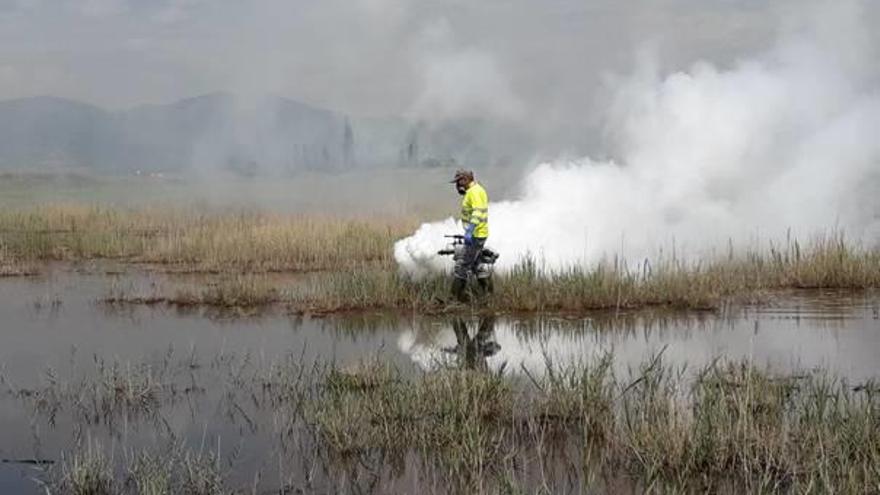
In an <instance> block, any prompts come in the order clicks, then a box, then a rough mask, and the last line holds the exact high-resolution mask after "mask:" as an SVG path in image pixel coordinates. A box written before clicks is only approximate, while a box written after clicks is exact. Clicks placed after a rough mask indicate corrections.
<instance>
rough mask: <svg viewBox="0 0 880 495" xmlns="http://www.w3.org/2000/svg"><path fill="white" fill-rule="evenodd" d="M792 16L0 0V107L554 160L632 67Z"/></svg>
mask: <svg viewBox="0 0 880 495" xmlns="http://www.w3.org/2000/svg"><path fill="white" fill-rule="evenodd" d="M804 3H805V2H804V1H802V0H780V1H775V2H762V1H757V0H741V1H733V0H597V1H591V2H587V1H578V0H542V1H535V0H532V1H526V0H481V1H479V2H475V1H466V0H442V1H441V0H437V1H416V0H255V1H248V2H242V1H240V0H0V99H8V98H17V97H24V96H34V95H54V96H62V97H68V98H74V99H79V100H83V101H86V102H90V103H94V104H97V105H99V106H102V107H105V108H111V109H118V108H128V107H132V106H137V105H141V104H148V103H167V102H171V101H174V100H177V99H181V98H185V97H189V96H194V95H199V94H205V93H210V92H215V91H229V92H233V93H237V94H266V93H269V94H276V95H281V96H286V97H290V98H294V99H297V100H300V101H303V102H306V103H310V104H313V105H317V106H321V107H325V108H329V109H332V110H337V111H340V112H344V113H347V114H351V115H355V116H362V117H363V116H390V115H404V116H409V117H413V118H420V119H422V118H427V119H438V120H442V119H444V118H447V117H465V118H467V117H485V118H489V119H494V120H499V121H510V122H513V123H517V124H520V125H524V123H527V125H528V127H530V128H532V129H534V132H535V133H536V134H537V135H540V136H542V137H543V138H544V139H543V141H544V142H547V143H549V144H550V145H551V146H555V147H558V148H559V149H560V150H562V151H564V148H565V147H566V146H567V145H570V144H573V143H579V142H580V143H583V142H585V138H584V135H585V134H588V133H591V132H595V128H596V122H595V118H594V115H595V113H596V112H595V108H596V106H597V105H598V104H601V102H602V99H603V97H605V94H606V91H605V88H607V86H608V84H609V80H611V81H613V78H611V75H613V74H620V73H627V72H629V71H632V70H633V67H634V66H636V65H637V64H636V61H637V60H638V59H639V58H640V57H642V58H643V57H646V56H649V57H651V58H652V59H653V60H655V61H656V64H658V65H659V67H660V69H661V70H663V71H672V70H680V69H685V68H687V67H689V66H690V65H691V64H693V63H694V62H696V61H698V60H705V61H707V62H710V63H713V64H715V65H717V66H719V67H725V66H728V65H730V64H734V63H735V62H736V61H737V60H738V59H740V58H743V57H748V56H749V55H751V54H752V53H754V52H756V51H760V50H764V49H766V46H767V45H768V44H771V43H772V42H773V40H774V39H777V38H778V37H779V31H780V30H785V29H790V28H791V27H790V26H791V25H793V24H796V23H793V22H791V19H796V18H797V17H798V15H799V12H800V11H802V10H803V5H804ZM876 3H877V2H873V4H874V5H876ZM864 5H867V6H868V7H865V10H866V13H865V15H866V16H868V17H869V18H871V19H878V20H880V15H877V11H878V10H880V8H876V7H875V6H872V2H864ZM579 151H580V150H579Z"/></svg>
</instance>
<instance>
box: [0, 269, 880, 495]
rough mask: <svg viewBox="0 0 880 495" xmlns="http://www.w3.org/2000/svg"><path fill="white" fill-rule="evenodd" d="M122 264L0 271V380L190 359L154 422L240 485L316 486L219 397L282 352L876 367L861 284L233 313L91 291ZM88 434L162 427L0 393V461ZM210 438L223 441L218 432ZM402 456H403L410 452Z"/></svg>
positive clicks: (269, 418) (120, 434)
mask: <svg viewBox="0 0 880 495" xmlns="http://www.w3.org/2000/svg"><path fill="white" fill-rule="evenodd" d="M132 277H134V278H137V283H139V284H144V283H146V284H149V283H152V279H151V277H150V276H149V275H137V276H132V275H121V276H109V275H96V274H87V273H86V274H83V273H77V272H76V271H75V270H71V269H69V268H64V269H56V270H53V271H52V272H50V273H49V274H48V275H45V276H41V277H35V278H25V279H5V280H0V343H2V345H0V367H2V371H3V376H4V380H5V385H4V386H3V388H4V389H9V388H10V387H11V388H13V389H15V390H36V389H39V388H40V387H41V386H45V384H46V381H47V376H50V375H51V376H55V377H57V379H58V380H61V381H64V380H65V379H67V380H73V379H74V377H80V376H88V375H89V374H94V373H95V370H96V367H97V365H96V361H97V362H101V361H105V362H108V363H109V362H113V361H118V362H120V363H134V364H137V363H145V362H146V363H161V362H163V361H164V362H169V361H171V362H173V363H181V362H190V363H197V365H194V366H192V367H191V368H192V369H191V370H188V369H186V368H180V367H179V366H178V367H174V366H176V365H172V368H173V369H174V373H175V380H177V381H178V382H180V383H183V384H185V383H187V381H188V380H192V382H193V383H196V381H198V385H197V386H196V387H194V389H199V390H202V389H203V391H202V392H199V393H192V394H184V396H182V398H181V399H180V400H179V401H177V402H175V403H173V404H167V405H165V406H163V408H162V410H161V417H162V420H163V422H164V424H165V425H166V426H163V427H162V428H168V429H170V430H172V431H174V432H175V435H177V437H178V438H180V439H182V441H183V442H184V443H185V444H187V445H190V446H193V445H195V446H199V445H203V444H206V443H207V444H210V445H211V446H212V447H213V448H216V449H217V450H219V451H221V452H222V453H224V454H229V453H230V452H232V453H234V456H235V468H234V469H233V470H232V472H231V474H230V477H231V478H232V480H233V481H235V482H236V483H238V484H240V485H241V486H250V483H251V482H252V481H253V473H254V472H257V471H261V472H264V473H266V474H265V476H264V477H263V478H262V479H261V480H260V481H259V483H258V485H259V487H260V490H261V491H272V490H275V491H277V490H278V489H279V488H280V487H282V486H285V485H291V484H297V483H300V484H303V486H305V485H308V484H309V483H314V479H312V478H310V477H311V476H313V474H308V473H307V471H308V470H307V469H305V468H296V467H292V466H287V468H285V469H284V470H280V469H278V464H279V460H281V459H283V458H285V457H284V455H283V454H284V453H283V452H282V450H283V449H281V448H279V447H278V445H276V442H275V440H274V438H273V429H272V428H270V427H267V426H266V425H269V424H273V423H277V422H278V421H279V417H278V414H279V413H278V411H275V410H272V409H271V408H263V409H260V408H241V407H240V406H238V404H237V403H235V402H234V401H230V400H228V398H226V397H225V395H224V393H225V392H224V390H228V389H229V386H230V378H229V377H230V376H231V375H230V372H229V370H230V369H233V368H235V366H236V364H235V363H239V364H240V363H243V362H247V363H249V366H251V367H252V368H253V369H261V368H268V366H269V363H272V362H277V361H279V360H283V359H293V360H296V361H304V362H313V361H324V362H326V361H333V362H335V363H338V364H339V365H340V366H343V367H345V366H354V365H355V363H357V362H360V361H362V360H365V359H381V360H386V361H390V362H391V363H392V364H393V365H394V366H396V367H397V368H399V369H401V370H404V372H407V373H420V372H430V371H431V370H433V369H435V368H437V367H439V366H445V365H449V364H456V365H462V366H469V367H473V368H476V369H486V370H493V371H502V372H504V373H507V374H510V375H518V374H525V373H528V374H529V375H531V376H540V375H541V374H542V373H544V372H546V370H547V366H548V360H549V362H550V363H552V364H553V365H556V366H560V365H569V364H578V363H583V362H586V361H589V360H593V359H595V358H596V357H598V356H600V355H602V354H604V353H606V352H611V353H613V356H614V360H615V366H616V367H617V368H618V369H619V370H621V371H625V370H626V369H628V368H630V367H634V366H637V365H638V364H640V363H642V362H644V361H645V360H647V359H649V358H650V357H651V356H653V355H656V354H657V353H660V352H662V353H663V356H664V359H665V360H666V362H668V363H672V364H678V365H682V366H684V365H686V366H688V367H689V368H698V367H700V366H702V365H704V364H706V363H709V362H710V361H712V360H713V359H716V358H719V357H721V358H730V359H735V360H740V359H747V360H750V361H751V362H753V363H755V364H756V365H758V366H761V367H767V368H770V369H773V370H777V371H791V370H805V369H806V370H808V369H813V368H822V369H827V370H829V371H831V372H832V373H834V374H838V375H841V376H844V377H847V379H849V380H850V381H851V382H853V383H857V382H862V381H865V380H868V379H871V378H877V377H880V360H878V359H877V355H878V351H880V295H878V294H877V293H872V292H868V293H864V292H861V293H847V292H819V291H804V292H791V293H787V294H781V295H778V296H777V297H776V298H775V300H774V301H773V302H771V303H770V304H767V305H765V306H747V307H742V308H736V309H731V310H729V311H727V312H726V313H724V314H717V313H705V312H703V313H689V312H653V313H644V312H640V313H633V314H618V315H607V314H606V315H599V316H591V317H588V318H578V319H575V318H557V317H550V316H542V317H533V318H513V317H497V318H482V319H481V318H478V317H467V318H462V319H456V318H450V317H427V316H418V315H414V316H410V317H400V316H389V315H366V316H358V317H345V318H324V319H310V318H303V317H300V316H296V315H291V314H288V313H287V312H286V311H285V310H284V309H282V308H275V309H273V310H270V311H268V312H265V313H262V314H260V315H257V316H250V317H241V316H231V315H229V314H224V313H217V312H212V311H206V310H187V311H180V310H176V309H174V308H169V307H165V306H158V307H144V306H123V307H109V306H106V305H103V304H100V303H99V302H98V301H99V300H100V299H101V298H102V297H103V296H104V295H105V294H106V293H107V291H108V290H109V289H108V287H109V286H110V285H112V284H113V283H117V284H118V283H119V282H120V280H122V281H126V280H129V279H131V278H132ZM114 278H116V280H115V281H114ZM169 356H170V357H169ZM224 357H227V358H228V359H227V360H224V359H225V358H224ZM217 363H226V364H223V365H222V366H220V365H217ZM229 363H233V364H229ZM221 369H222V370H223V371H222V372H221V371H220V370H221ZM190 375H192V376H190ZM196 375H198V376H197V377H196ZM236 408H238V409H236ZM83 437H87V438H89V439H93V440H94V441H96V442H102V445H104V446H107V445H108V444H109V445H112V446H116V445H118V450H117V455H123V454H124V451H125V448H126V446H129V447H130V446H133V445H137V446H143V445H147V446H150V445H156V444H158V443H159V442H160V437H161V435H159V434H157V426H156V424H155V423H154V422H147V421H145V422H141V423H139V422H137V421H132V422H131V423H130V424H129V423H125V424H119V423H116V424H108V423H102V422H100V421H98V422H96V423H95V424H88V425H83V424H82V423H81V421H78V420H77V416H76V414H75V411H72V410H71V411H61V412H60V413H59V414H57V415H56V416H54V417H53V418H51V420H50V419H48V416H47V415H46V414H37V413H35V412H34V410H33V409H32V408H29V407H27V406H26V405H25V404H24V401H23V400H22V399H21V398H20V397H15V396H13V395H11V394H9V393H3V394H0V458H2V459H7V460H22V459H46V460H51V461H58V460H59V459H60V455H61V452H63V451H67V450H69V449H70V448H71V446H72V445H73V443H74V441H75V439H76V438H80V439H81V438H83ZM298 438H299V441H300V444H299V446H298V447H297V448H298V449H300V450H302V449H306V450H308V449H313V448H314V446H313V445H310V444H309V441H308V439H307V438H306V437H305V436H302V437H298ZM219 439H222V444H215V442H220V440H219ZM229 455H232V454H229ZM412 462H413V461H412V460H411V459H408V460H406V462H405V464H406V465H409V464H411V463H412ZM42 469H43V466H40V465H31V464H21V463H4V464H0V493H40V487H39V485H38V484H37V483H36V482H34V481H33V480H32V478H40V477H41V476H42V475H43V471H42ZM282 471H283V472H284V473H286V474H285V475H284V476H282V475H281V472H282ZM392 471H394V470H391V471H388V472H384V474H383V475H382V485H381V486H383V487H384V488H383V489H386V490H390V491H419V488H420V486H421V485H420V483H421V481H420V480H419V479H418V476H416V475H414V474H412V471H407V470H405V469H404V471H403V472H402V473H401V472H397V471H394V472H393V473H392ZM272 473H275V474H272ZM322 476H323V479H325V481H326V480H332V482H331V481H327V483H328V484H327V485H325V487H326V486H334V487H336V488H339V487H340V486H345V487H348V488H349V489H352V487H354V486H355V484H356V483H358V482H359V481H358V480H357V479H355V478H351V475H350V473H342V474H340V473H337V472H335V471H334V470H333V469H329V468H325V469H324V470H323V475H322ZM307 478H308V479H307ZM319 478H320V476H319ZM340 480H342V481H340ZM234 484H235V483H234ZM318 491H320V490H318Z"/></svg>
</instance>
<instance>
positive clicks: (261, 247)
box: [0, 205, 880, 312]
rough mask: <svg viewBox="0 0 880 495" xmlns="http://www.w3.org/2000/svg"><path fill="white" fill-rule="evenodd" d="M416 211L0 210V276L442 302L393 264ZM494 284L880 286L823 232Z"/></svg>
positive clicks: (217, 293)
mask: <svg viewBox="0 0 880 495" xmlns="http://www.w3.org/2000/svg"><path fill="white" fill-rule="evenodd" d="M416 223H417V222H416V221H415V220H414V219H392V218H387V219H375V218H341V217H333V216H327V217H322V216H316V215H304V216H290V215H287V216H285V215H277V214H268V213H257V212H243V211H238V212H225V213H224V212H218V211H212V212H210V213H209V212H202V211H198V210H193V209H189V210H174V209H168V208H153V209H147V208H143V209H135V210H129V209H120V208H116V209H110V208H102V207H97V206H82V205H58V206H41V207H35V208H32V209H28V210H19V211H15V210H5V211H3V212H0V275H26V274H32V273H34V272H35V269H34V266H35V265H34V263H35V262H40V261H48V260H91V259H117V260H121V261H122V262H124V263H151V264H155V265H160V266H162V267H163V268H165V269H167V270H169V271H174V272H205V273H209V274H215V273H216V274H222V275H223V276H222V277H220V278H218V279H215V280H209V281H208V282H207V283H206V284H205V286H203V287H196V288H193V287H185V288H177V289H173V290H171V291H169V292H164V293H159V294H149V295H132V294H115V295H114V294H111V296H110V297H108V298H107V299H108V301H109V302H135V303H171V304H178V305H206V306H219V307H255V306H265V305H270V304H279V303H280V304H287V305H290V306H292V308H293V309H294V310H297V311H310V312H335V311H362V310H373V309H376V310H388V309H392V310H396V309H405V310H416V311H443V310H446V309H449V307H448V305H447V304H446V300H447V299H448V284H449V281H448V278H447V277H446V276H444V275H436V276H434V277H429V278H427V279H424V280H418V281H414V280H409V279H408V278H407V277H405V276H402V275H400V274H399V273H398V272H397V266H396V263H395V262H394V260H393V256H392V246H393V243H394V241H395V240H397V239H399V238H400V237H403V236H405V235H408V234H409V233H410V232H411V231H412V229H413V228H414V226H415V225H416ZM273 271H326V272H327V273H326V274H324V275H322V276H320V277H315V278H314V279H313V280H311V281H310V283H308V284H301V285H298V286H295V287H293V288H282V287H279V286H278V285H273V284H272V283H271V282H269V281H267V280H263V279H261V278H259V277H257V276H254V275H252V274H259V273H265V272H273ZM230 274H238V276H230ZM241 274H245V275H241ZM495 287H496V292H495V294H494V295H493V296H492V297H491V298H489V299H488V300H487V301H482V303H483V304H482V306H483V307H485V308H486V309H488V310H494V311H510V312H583V311H588V310H595V309H631V308H639V307H644V306H667V307H675V308H698V309H708V308H717V307H719V306H721V305H723V304H724V303H725V302H727V301H730V300H731V299H739V298H746V299H756V298H759V297H761V296H762V295H764V294H766V293H767V292H771V291H777V290H782V289H791V288H836V289H865V288H876V287H880V250H878V249H876V248H866V247H864V246H860V245H858V244H856V243H853V242H850V241H849V240H847V239H846V238H845V237H844V236H843V235H830V236H826V237H820V238H816V239H814V240H812V241H811V242H809V243H808V244H807V245H802V244H801V243H799V242H798V241H797V240H789V241H788V242H786V243H785V244H784V245H782V246H776V245H770V246H769V247H768V248H766V249H759V250H752V251H746V252H730V253H728V254H727V255H724V256H719V257H717V258H713V259H704V260H699V261H692V260H691V261H684V260H678V259H659V260H645V261H643V262H640V263H637V264H627V263H626V262H624V261H621V260H609V261H606V262H603V263H599V264H597V265H594V266H591V267H583V266H572V267H570V268H566V269H558V270H543V269H542V268H541V267H540V266H539V264H538V263H537V262H536V261H535V260H531V259H524V260H521V261H520V263H519V264H518V265H517V266H516V267H515V268H514V269H513V270H511V271H510V272H509V273H506V274H499V275H497V277H496V283H495ZM453 309H455V308H453ZM459 309H460V308H459Z"/></svg>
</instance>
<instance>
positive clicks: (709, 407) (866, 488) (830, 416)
mask: <svg viewBox="0 0 880 495" xmlns="http://www.w3.org/2000/svg"><path fill="white" fill-rule="evenodd" d="M609 359H610V358H606V359H603V360H601V361H600V362H599V363H598V364H596V365H591V366H586V367H583V368H580V369H575V368H572V369H564V370H556V371H555V372H553V373H550V374H549V376H548V377H547V378H545V379H541V380H538V381H536V382H535V386H536V387H537V390H532V391H528V390H523V389H519V388H517V387H512V386H511V382H510V381H509V380H508V379H506V378H504V377H501V376H498V375H492V374H483V373H476V372H473V371H466V370H446V371H443V372H440V373H437V374H431V375H426V376H424V377H420V378H418V379H415V380H406V379H402V378H400V377H395V379H384V380H382V381H380V382H379V383H381V385H379V386H376V387H371V388H351V387H339V386H337V385H336V384H335V383H333V382H332V381H330V382H328V383H327V386H326V387H325V389H324V394H323V395H322V396H321V397H320V399H319V400H318V401H317V402H316V403H315V404H314V405H313V409H312V410H311V412H310V413H309V414H313V415H314V418H315V421H317V423H318V426H319V431H320V432H321V433H322V435H323V438H324V440H325V441H326V442H328V443H329V444H330V445H331V446H332V447H333V448H334V449H335V450H337V451H338V452H340V453H342V454H344V455H353V454H354V453H358V452H368V451H371V450H372V449H387V450H389V451H400V450H406V449H408V448H412V449H416V450H418V451H420V452H423V453H425V455H430V456H436V457H438V458H439V459H440V462H442V463H443V465H444V466H445V469H447V470H448V472H451V473H452V475H451V476H450V479H452V480H456V482H457V483H461V485H460V486H458V485H456V486H457V488H458V489H460V490H462V491H479V489H480V487H481V486H482V483H483V482H484V481H485V479H484V478H485V477H493V476H498V477H499V478H505V477H512V478H514V479H515V478H516V473H507V474H504V471H505V469H507V468H506V467H505V463H504V461H505V459H510V458H513V457H515V456H516V455H517V452H518V450H517V447H515V446H517V445H519V447H518V448H523V446H522V443H526V444H533V445H534V443H535V442H552V441H553V438H554V434H555V435H556V437H555V438H559V439H561V441H563V442H566V441H570V440H571V439H578V440H577V443H578V445H579V446H580V449H581V455H582V456H583V459H585V460H586V459H591V460H592V461H591V462H592V464H593V465H591V466H588V469H592V470H596V471H598V472H604V473H605V474H606V475H607V474H611V475H612V476H615V475H616V476H620V475H625V476H635V477H637V478H638V479H639V480H641V482H642V483H643V484H644V485H643V486H644V487H646V489H647V490H648V491H652V490H660V491H666V490H673V491H690V490H697V491H703V492H707V491H708V492H717V491H719V490H721V489H723V488H725V487H727V488H730V487H736V488H734V489H733V491H734V492H742V491H747V492H770V491H772V492H777V491H780V490H781V491H789V492H792V493H801V492H811V491H815V490H818V491H820V492H846V493H870V492H873V491H876V490H877V489H878V488H880V469H878V465H880V464H877V463H878V461H880V442H878V441H877V439H876V438H874V437H875V435H874V434H873V432H874V431H876V429H877V428H878V427H880V395H878V394H877V393H876V391H875V390H874V389H873V388H871V386H861V387H852V386H850V385H849V384H847V383H846V382H845V381H842V380H840V379H837V378H833V377H829V376H827V375H825V374H822V373H816V374H810V375H806V376H792V375H778V376H777V375H774V374H771V373H767V372H765V371H761V370H759V369H756V368H754V367H752V366H750V365H747V364H745V363H729V364H713V365H710V366H708V367H706V368H704V369H702V370H699V372H698V373H697V376H696V378H695V379H694V378H693V377H692V374H690V373H685V372H684V371H683V370H676V369H673V368H670V367H668V366H665V365H663V363H662V360H661V359H659V357H658V358H656V359H655V360H653V361H651V362H647V363H645V364H643V365H642V366H641V367H640V368H639V370H638V371H637V372H636V373H635V374H634V375H631V376H629V377H620V376H615V374H614V373H613V372H612V371H611V370H612V367H611V366H609ZM377 373H379V374H380V375H382V376H387V375H388V373H389V372H388V371H387V370H384V369H381V368H380V369H379V370H378V371H377ZM543 448H548V446H547V445H544V446H543ZM539 462H540V461H539ZM481 476H482V477H483V479H481Z"/></svg>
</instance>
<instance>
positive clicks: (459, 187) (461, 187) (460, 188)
mask: <svg viewBox="0 0 880 495" xmlns="http://www.w3.org/2000/svg"><path fill="white" fill-rule="evenodd" d="M455 190H456V191H458V194H459V195H460V196H464V193H465V192H467V189H465V188H464V186H460V185H458V184H456V185H455Z"/></svg>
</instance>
